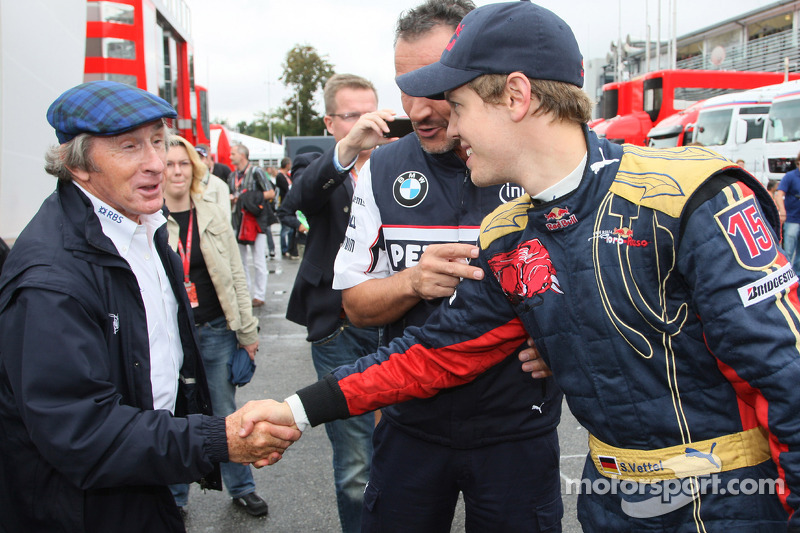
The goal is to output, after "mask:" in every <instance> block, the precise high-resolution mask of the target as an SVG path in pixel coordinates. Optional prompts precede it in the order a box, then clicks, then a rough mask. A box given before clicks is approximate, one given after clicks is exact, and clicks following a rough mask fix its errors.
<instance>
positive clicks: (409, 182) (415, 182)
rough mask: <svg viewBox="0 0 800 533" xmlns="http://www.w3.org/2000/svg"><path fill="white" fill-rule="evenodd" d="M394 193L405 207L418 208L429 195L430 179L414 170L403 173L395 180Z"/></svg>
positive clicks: (398, 201) (397, 200)
mask: <svg viewBox="0 0 800 533" xmlns="http://www.w3.org/2000/svg"><path fill="white" fill-rule="evenodd" d="M392 193H393V194H394V199H395V201H396V202H397V203H398V204H400V205H402V206H403V207H416V206H418V205H419V204H421V203H422V201H423V200H424V199H425V196H427V194H428V178H426V177H425V176H423V175H422V174H420V173H419V172H415V171H413V170H409V171H408V172H403V173H402V174H400V175H399V176H397V179H395V180H394V185H393V186H392Z"/></svg>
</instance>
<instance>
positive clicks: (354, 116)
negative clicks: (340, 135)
mask: <svg viewBox="0 0 800 533" xmlns="http://www.w3.org/2000/svg"><path fill="white" fill-rule="evenodd" d="M363 114H364V113H359V112H358V111H352V112H350V113H328V116H329V117H339V118H340V119H342V120H344V121H345V122H355V121H356V120H358V119H359V118H361V115H363Z"/></svg>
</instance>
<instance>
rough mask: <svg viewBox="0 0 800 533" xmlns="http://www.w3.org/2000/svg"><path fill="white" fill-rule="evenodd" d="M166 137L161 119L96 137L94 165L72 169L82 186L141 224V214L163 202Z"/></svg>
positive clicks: (156, 209) (152, 211)
mask: <svg viewBox="0 0 800 533" xmlns="http://www.w3.org/2000/svg"><path fill="white" fill-rule="evenodd" d="M165 137H166V127H165V126H164V125H163V124H162V122H161V120H158V121H155V122H150V123H148V124H145V125H143V126H139V127H138V128H136V129H134V130H131V131H129V132H125V133H122V134H120V135H115V136H113V137H100V136H98V137H94V138H93V139H92V145H91V148H90V149H89V160H90V161H92V162H93V163H94V168H90V169H88V170H81V169H74V168H70V172H72V174H73V176H74V177H75V179H76V180H77V182H78V183H79V184H80V185H81V186H82V187H83V188H85V189H86V190H87V191H89V192H90V193H91V194H93V195H94V196H96V197H97V198H99V199H100V200H102V201H103V202H105V203H107V204H108V205H109V206H111V207H112V208H113V209H115V210H117V211H118V212H119V213H120V214H121V215H123V216H125V217H127V218H129V219H131V220H133V221H134V222H137V223H138V222H139V216H140V215H149V214H152V213H155V212H156V211H158V210H159V209H161V206H162V204H163V203H164V199H163V197H162V189H161V182H162V179H163V174H164V169H165V166H166V164H165V163H166V155H167V150H166V144H165Z"/></svg>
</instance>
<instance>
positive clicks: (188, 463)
mask: <svg viewBox="0 0 800 533" xmlns="http://www.w3.org/2000/svg"><path fill="white" fill-rule="evenodd" d="M0 324H1V325H0V335H2V336H3V337H4V341H3V346H4V347H5V350H4V352H3V357H2V361H1V362H2V364H3V367H4V370H5V373H6V376H7V379H8V383H7V385H6V386H9V387H10V388H11V390H12V391H13V398H14V401H15V402H16V411H17V412H18V413H19V415H20V417H21V419H22V423H23V424H24V426H25V429H26V430H27V433H28V435H29V437H30V440H31V441H32V442H33V444H34V445H35V446H36V448H37V450H38V452H39V453H40V454H41V455H42V456H43V457H44V458H45V460H46V461H47V462H48V463H50V464H51V465H53V467H54V468H55V469H57V470H58V471H60V472H61V473H62V474H63V475H65V476H66V477H67V478H69V479H70V480H71V481H72V482H73V483H74V484H75V485H76V486H78V487H81V488H82V489H91V488H104V487H118V486H132V485H153V484H168V483H178V482H184V483H186V482H191V481H193V480H196V479H199V478H200V477H202V476H203V475H204V474H206V473H208V472H209V471H211V469H212V468H213V463H214V462H220V461H227V459H228V452H227V438H226V436H225V419H224V418H222V417H209V416H203V415H189V416H188V417H186V418H178V417H173V416H172V414H171V413H170V412H169V411H167V410H143V409H139V408H137V407H133V406H130V405H125V404H123V403H122V398H121V395H120V393H119V391H118V390H117V388H116V386H115V385H114V383H112V381H111V380H110V379H109V374H110V372H111V367H110V365H109V353H108V349H107V346H106V343H105V340H104V339H105V337H104V333H103V331H102V329H101V326H100V325H99V323H98V321H97V319H96V317H93V315H92V314H91V313H89V312H88V311H87V310H86V309H85V308H84V307H83V306H82V305H80V304H79V303H78V301H77V300H76V299H74V298H72V297H70V296H68V295H66V294H64V293H60V292H55V291H49V290H44V289H31V288H28V289H22V290H21V291H20V292H19V294H18V295H17V297H16V299H15V301H14V302H12V303H11V304H10V305H9V307H8V308H7V309H6V310H5V311H4V312H3V314H2V320H0ZM54 339H57V341H56V340H54ZM128 365H129V367H130V368H133V370H132V372H136V367H138V365H134V364H133V359H132V358H131V360H130V361H128ZM144 370H146V369H144ZM144 379H149V376H145V377H144Z"/></svg>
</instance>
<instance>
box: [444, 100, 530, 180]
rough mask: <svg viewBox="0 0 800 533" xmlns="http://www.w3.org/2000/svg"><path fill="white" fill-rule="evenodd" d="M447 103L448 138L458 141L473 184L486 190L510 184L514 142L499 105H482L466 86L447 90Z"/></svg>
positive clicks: (482, 102)
mask: <svg viewBox="0 0 800 533" xmlns="http://www.w3.org/2000/svg"><path fill="white" fill-rule="evenodd" d="M447 102H448V104H449V106H450V108H451V109H452V112H451V114H450V126H449V128H448V135H450V136H452V137H454V138H457V140H458V141H459V142H460V144H461V149H462V150H464V153H465V155H466V156H467V160H466V162H467V167H468V168H469V169H470V171H471V174H470V176H471V178H472V181H473V183H475V185H478V186H484V187H485V186H487V185H495V184H501V183H506V182H507V181H509V178H510V177H512V176H513V174H512V173H511V164H512V162H513V161H514V160H515V154H514V150H515V149H514V144H515V143H514V142H513V140H514V135H513V133H512V132H511V131H510V130H508V128H507V125H508V122H507V120H505V114H504V113H503V112H502V106H499V105H496V104H489V103H486V102H484V101H483V100H482V99H481V97H480V96H478V93H476V92H475V91H474V90H472V89H471V88H469V87H468V86H467V85H462V86H461V87H459V88H457V89H454V90H452V91H449V92H448V93H447Z"/></svg>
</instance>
